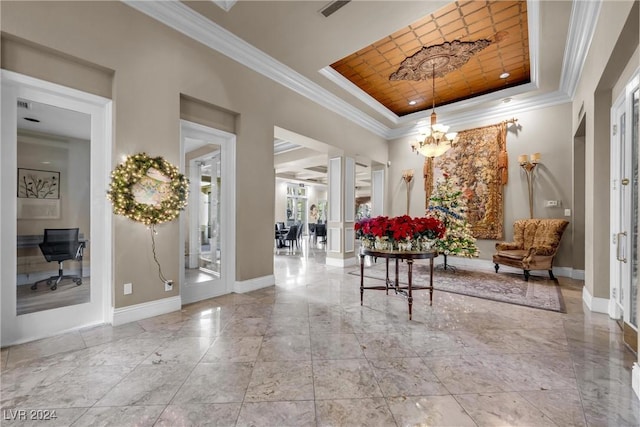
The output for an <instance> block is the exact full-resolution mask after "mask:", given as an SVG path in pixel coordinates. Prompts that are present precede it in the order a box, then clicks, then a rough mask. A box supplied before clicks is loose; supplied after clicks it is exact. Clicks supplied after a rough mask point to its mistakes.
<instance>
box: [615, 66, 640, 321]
mask: <svg viewBox="0 0 640 427" xmlns="http://www.w3.org/2000/svg"><path fill="white" fill-rule="evenodd" d="M611 123H612V128H611V141H612V144H611V183H612V186H611V188H612V190H611V224H612V247H611V304H610V307H609V314H610V316H611V317H613V318H615V319H619V320H620V321H621V322H623V323H624V324H627V325H630V326H631V327H632V329H634V330H636V331H637V326H638V325H637V318H636V311H637V304H636V302H637V299H636V295H637V285H638V251H637V249H638V77H637V76H636V77H635V78H634V79H632V80H631V82H630V83H629V84H628V85H627V87H626V90H625V91H624V93H623V94H622V95H621V96H620V98H619V99H618V100H617V101H616V103H615V104H614V106H613V108H612V115H611Z"/></svg>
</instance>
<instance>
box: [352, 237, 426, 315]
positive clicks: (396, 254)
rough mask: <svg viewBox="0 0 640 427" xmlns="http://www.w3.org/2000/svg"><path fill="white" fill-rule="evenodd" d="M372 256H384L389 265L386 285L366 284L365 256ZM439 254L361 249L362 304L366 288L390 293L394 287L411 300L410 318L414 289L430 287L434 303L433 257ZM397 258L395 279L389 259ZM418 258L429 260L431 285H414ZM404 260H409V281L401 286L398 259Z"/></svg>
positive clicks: (398, 292) (397, 291)
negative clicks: (390, 277)
mask: <svg viewBox="0 0 640 427" xmlns="http://www.w3.org/2000/svg"><path fill="white" fill-rule="evenodd" d="M367 255H368V256H372V257H375V258H384V259H385V262H386V267H387V274H386V279H385V284H384V286H364V257H365V256H367ZM437 256H438V252H437V251H424V252H423V251H385V250H378V249H366V248H361V249H360V305H362V300H363V296H364V290H365V289H376V290H382V291H387V295H389V288H391V289H393V290H394V291H395V293H396V294H400V295H403V296H405V297H407V301H408V302H409V320H411V317H412V306H413V295H412V293H411V291H412V290H414V289H428V290H429V305H432V304H433V259H434V258H436V257H437ZM390 259H395V260H396V275H395V280H391V279H389V260H390ZM416 259H428V260H429V272H430V275H429V286H413V283H412V281H413V262H414V260H416ZM399 260H404V261H406V262H407V267H408V270H409V272H408V277H407V279H408V283H407V286H400V281H399V278H398V261H399Z"/></svg>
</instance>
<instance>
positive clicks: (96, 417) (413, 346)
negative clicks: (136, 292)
mask: <svg viewBox="0 0 640 427" xmlns="http://www.w3.org/2000/svg"><path fill="white" fill-rule="evenodd" d="M303 247H305V248H306V249H305V250H303V251H299V252H297V253H295V254H291V253H287V252H286V251H285V252H282V253H278V254H276V255H275V257H274V265H275V269H274V270H275V271H274V274H275V277H276V286H272V287H269V288H266V289H262V290H259V291H255V292H251V293H247V294H232V295H226V296H223V297H219V298H215V299H211V300H207V301H203V302H199V303H196V304H191V305H188V306H185V307H183V310H182V311H181V312H174V313H171V314H167V315H163V316H158V317H155V318H151V319H147V320H143V321H139V322H135V323H130V324H126V325H123V326H120V327H116V328H113V327H110V326H104V327H98V328H92V329H88V330H83V331H80V332H74V333H69V334H65V335H60V336H57V337H53V338H48V339H45V340H41V341H38V342H33V343H28V344H24V345H19V346H15V347H11V348H9V349H3V350H2V409H3V425H24V423H23V422H18V421H15V422H11V421H10V420H8V419H7V418H8V417H9V415H10V414H12V413H15V411H13V412H10V411H9V409H12V410H15V409H35V408H41V409H47V410H52V411H53V410H55V414H56V416H57V419H56V420H54V421H55V423H54V422H51V425H54V424H55V425H78V426H84V425H117V426H123V425H133V424H136V425H158V426H160V425H166V426H177V425H228V426H234V425H238V426H241V425H242V426H244V425H257V426H285V425H287V426H316V425H318V426H320V425H322V426H324V425H346V426H354V425H367V426H373V425H380V426H395V425H397V426H403V425H414V424H417V423H423V424H428V425H456V426H505V425H510V426H563V427H564V426H587V425H588V426H602V425H616V426H631V425H639V424H640V402H639V401H638V398H637V396H635V395H634V393H633V391H632V389H631V366H632V364H633V361H634V356H633V355H632V353H631V352H630V351H628V350H626V349H624V348H623V345H622V336H621V334H620V330H619V329H618V326H617V325H616V324H615V322H614V321H612V320H610V319H609V318H608V317H607V316H606V315H602V314H595V313H590V312H586V313H585V312H584V311H583V306H582V298H581V291H582V282H578V281H572V280H569V279H566V278H560V284H561V286H562V292H563V295H564V299H565V303H566V306H567V311H568V313H567V314H562V313H556V312H550V311H544V310H536V309H531V308H526V307H521V306H515V305H509V304H505V303H499V302H492V301H487V300H482V299H477V298H471V297H464V296H460V295H455V294H448V293H444V292H439V291H437V290H436V292H435V294H434V303H433V306H432V307H429V306H428V305H426V304H425V302H426V301H427V298H428V296H427V295H426V292H418V293H417V298H416V301H415V303H414V320H413V321H409V320H408V318H407V309H406V301H405V300H404V299H402V298H400V297H396V296H385V294H384V293H383V292H369V293H367V294H366V298H365V305H364V306H363V307H361V306H360V303H359V289H358V288H359V278H358V277H357V276H354V275H350V274H348V272H349V271H351V270H353V269H355V268H356V267H350V268H345V269H342V268H336V267H327V266H326V265H325V264H324V250H323V248H322V249H321V248H320V247H318V249H314V248H311V249H309V248H308V246H307V245H303ZM490 267H491V266H490V265H489V268H490ZM436 274H437V273H436ZM436 287H437V275H436ZM38 424H39V425H49V423H38Z"/></svg>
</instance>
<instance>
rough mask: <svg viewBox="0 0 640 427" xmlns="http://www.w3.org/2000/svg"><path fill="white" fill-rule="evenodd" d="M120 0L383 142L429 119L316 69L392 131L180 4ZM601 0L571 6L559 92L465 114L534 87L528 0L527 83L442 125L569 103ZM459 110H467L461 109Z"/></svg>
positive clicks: (535, 16) (534, 19)
mask: <svg viewBox="0 0 640 427" xmlns="http://www.w3.org/2000/svg"><path fill="white" fill-rule="evenodd" d="M123 1H124V3H125V4H127V5H128V6H130V7H132V8H134V9H136V10H138V11H139V12H141V13H144V14H145V15H147V16H150V17H151V18H154V19H155V20H157V21H159V22H161V23H163V24H165V25H166V26H168V27H170V28H173V29H174V30H176V31H178V32H180V33H182V34H184V35H186V36H187V37H190V38H192V39H193V40H196V41H198V42H200V43H202V44H204V45H205V46H207V47H209V48H211V49H213V50H215V51H217V52H219V53H221V54H223V55H225V56H227V57H228V58H230V59H232V60H234V61H236V62H238V63H240V64H242V65H244V66H246V67H248V68H249V69H251V70H253V71H255V72H257V73H260V74H262V75H263V76H265V77H267V78H269V79H271V80H273V81H275V82H277V83H278V84H281V85H282V86H284V87H286V88H288V89H290V90H292V91H294V92H296V93H298V94H300V95H302V96H304V97H306V98H307V99H309V100H311V101H313V102H315V103H317V104H319V105H321V106H323V107H324V108H327V109H328V110H330V111H333V112H334V113H336V114H339V115H340V116H343V117H345V118H347V119H348V120H351V121H352V122H354V123H355V124H357V125H358V126H361V127H362V128H364V129H367V130H369V131H371V132H373V133H374V134H376V135H378V136H380V137H382V138H385V139H387V140H391V139H396V138H401V137H404V136H412V135H415V134H417V128H416V126H417V125H414V124H412V122H414V121H416V120H422V119H427V118H428V116H429V112H428V111H420V112H417V113H413V114H408V115H406V116H402V117H399V116H398V115H396V114H394V113H393V112H391V111H390V110H388V109H387V108H386V107H384V106H382V104H380V103H379V102H377V101H376V100H375V99H373V98H372V97H371V96H369V95H367V94H365V93H364V92H363V91H361V90H360V89H359V88H358V87H356V86H355V85H353V84H352V83H350V82H348V81H346V79H344V78H343V77H342V76H340V75H339V74H338V73H336V72H335V71H332V70H330V69H329V68H327V67H325V68H323V69H322V70H320V71H319V73H320V74H322V75H323V76H324V77H327V78H328V79H329V80H330V81H332V82H333V83H334V84H336V86H338V87H340V88H341V89H343V90H344V91H346V92H347V93H349V94H351V95H353V96H355V97H356V98H357V99H358V100H359V101H361V102H363V103H364V104H365V105H366V106H368V107H370V108H372V109H373V110H374V111H375V112H376V113H378V114H380V115H381V117H383V118H384V119H387V120H389V122H390V123H392V125H393V126H397V125H400V126H401V127H400V128H390V127H388V126H386V125H385V124H383V123H382V122H380V121H378V120H376V119H374V118H373V117H371V116H370V115H368V114H367V113H365V112H363V111H362V110H360V109H359V108H356V107H355V106H353V105H352V104H350V103H348V102H346V101H345V100H343V99H342V98H340V97H338V96H337V95H334V94H333V93H332V92H330V91H328V90H327V89H325V88H323V87H322V86H321V85H319V84H317V83H315V82H314V81H312V80H311V79H309V78H307V77H305V76H303V75H302V74H300V73H298V72H297V71H295V70H293V69H292V68H290V67H288V66H287V65H285V64H283V63H281V62H279V61H277V60H276V59H274V58H272V57H271V56H269V55H267V54H266V53H264V52H263V51H261V50H260V49H258V48H256V47H255V46H253V45H251V44H250V43H247V42H246V41H244V40H242V39H241V38H240V37H238V36H236V35H235V34H233V33H231V32H230V31H228V30H226V29H225V28H223V27H221V26H220V25H218V24H216V23H215V22H213V21H211V20H209V19H208V18H206V17H204V16H202V15H200V14H199V13H197V12H196V11H194V10H193V9H191V8H189V7H188V6H186V5H184V4H183V3H181V2H178V1H136V0H123ZM601 1H602V0H596V1H593V2H586V1H574V2H573V9H572V12H571V22H570V25H569V34H568V37H567V45H566V47H565V57H564V61H563V68H562V75H561V79H560V88H559V90H557V91H555V92H550V93H545V94H542V95H539V96H534V97H529V98H526V100H523V101H522V103H516V102H513V101H512V102H511V103H509V104H508V106H507V105H504V106H503V105H500V106H498V107H496V108H483V109H482V110H481V111H477V110H476V111H473V112H469V111H468V110H469V108H470V107H472V106H474V105H479V104H480V103H483V102H488V101H499V100H501V99H504V98H506V97H512V96H515V95H517V94H520V93H523V92H527V91H531V90H537V89H538V86H539V85H538V79H539V62H540V58H539V49H540V43H539V23H540V11H539V4H538V2H537V1H532V0H529V1H528V2H527V11H528V14H527V16H528V21H529V28H530V30H531V31H530V37H529V51H530V58H529V60H530V63H531V67H530V70H531V71H530V72H531V83H527V84H525V85H520V86H516V87H513V88H508V89H504V90H501V91H497V92H494V93H491V94H487V95H482V96H479V97H476V98H473V99H467V100H464V101H463V102H457V103H453V104H450V105H445V106H442V107H440V108H439V110H438V111H439V115H440V118H441V120H443V121H446V122H447V124H449V125H450V126H453V127H454V128H455V126H456V125H465V124H467V123H468V122H469V121H470V120H473V121H481V120H492V119H496V118H500V119H504V117H505V116H512V115H517V114H519V113H522V112H525V111H528V110H531V109H540V108H545V107H548V106H551V105H556V104H559V103H563V102H570V101H571V99H572V97H573V94H574V92H575V85H576V83H577V82H578V77H579V76H580V74H581V73H582V68H583V66H584V62H585V60H586V54H587V52H588V47H589V45H590V43H591V39H592V38H593V32H594V31H595V23H596V22H597V19H598V16H599V12H600V5H601ZM461 109H464V110H465V111H460V110H461ZM403 125H404V126H403Z"/></svg>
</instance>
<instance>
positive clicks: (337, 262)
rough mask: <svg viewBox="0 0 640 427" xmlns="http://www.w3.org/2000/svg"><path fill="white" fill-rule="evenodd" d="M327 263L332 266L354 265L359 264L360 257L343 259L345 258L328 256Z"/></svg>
mask: <svg viewBox="0 0 640 427" xmlns="http://www.w3.org/2000/svg"><path fill="white" fill-rule="evenodd" d="M326 264H327V265H330V266H332V267H352V266H354V265H358V258H357V257H351V258H346V259H343V258H331V257H327V259H326Z"/></svg>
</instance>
